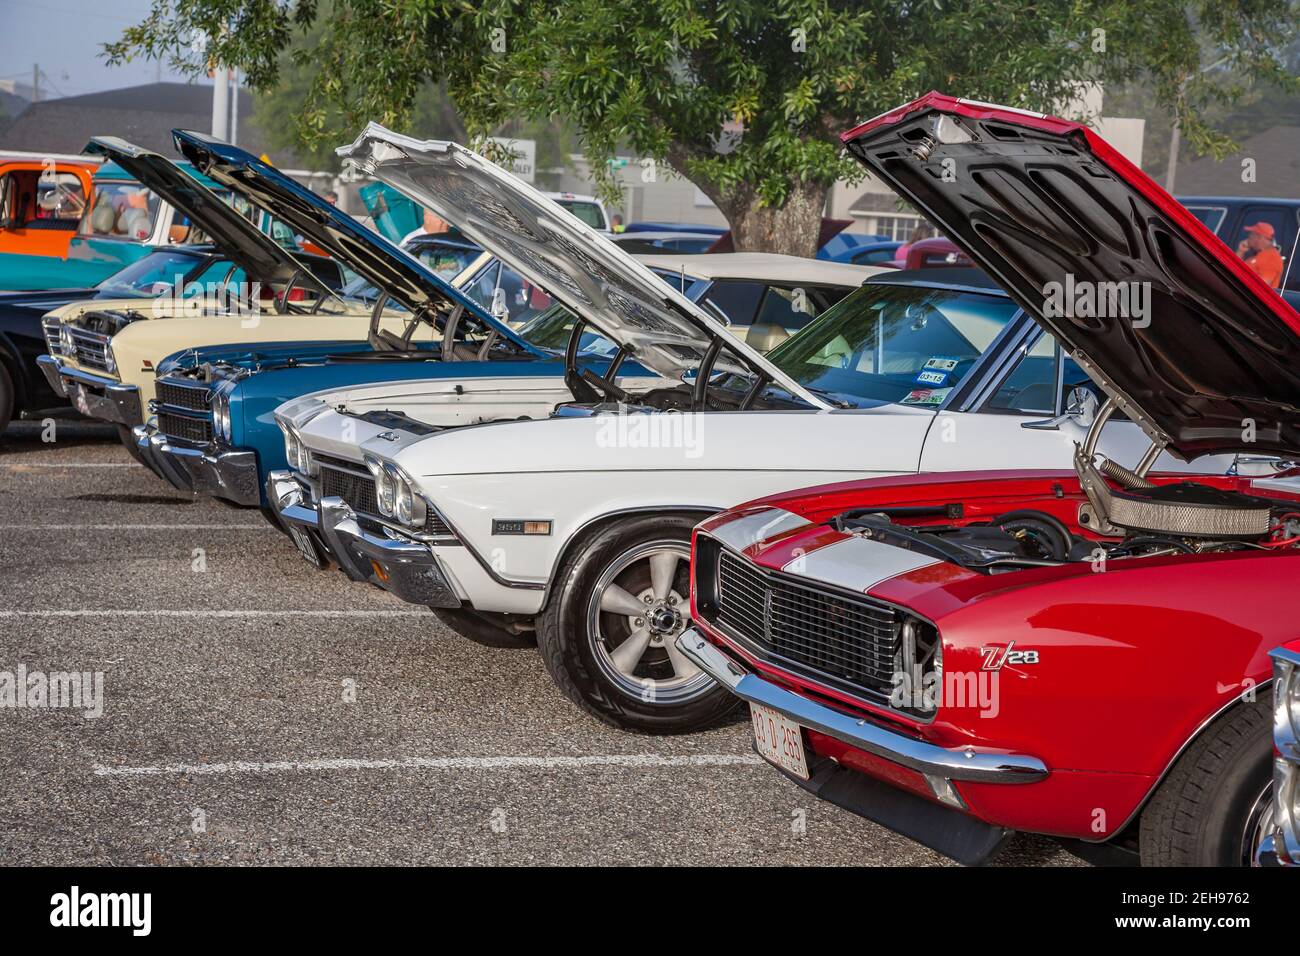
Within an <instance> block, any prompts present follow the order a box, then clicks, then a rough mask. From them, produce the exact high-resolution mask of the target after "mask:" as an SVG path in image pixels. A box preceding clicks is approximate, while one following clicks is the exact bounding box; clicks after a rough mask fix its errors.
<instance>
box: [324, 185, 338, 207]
mask: <svg viewBox="0 0 1300 956" xmlns="http://www.w3.org/2000/svg"><path fill="white" fill-rule="evenodd" d="M325 201H326V202H327V203H329V204H330V205H331V206H337V205H338V204H339V194H338V193H336V192H335V191H334V190H332V189H327V190H325Z"/></svg>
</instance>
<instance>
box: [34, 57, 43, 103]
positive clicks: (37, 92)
mask: <svg viewBox="0 0 1300 956" xmlns="http://www.w3.org/2000/svg"><path fill="white" fill-rule="evenodd" d="M40 98H41V65H40V64H39V63H33V64H32V102H33V103H35V102H36V101H37V100H39V99H40Z"/></svg>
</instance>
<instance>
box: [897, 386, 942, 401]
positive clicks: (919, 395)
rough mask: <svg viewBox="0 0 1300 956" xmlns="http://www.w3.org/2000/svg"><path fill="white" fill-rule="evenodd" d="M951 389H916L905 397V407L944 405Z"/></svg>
mask: <svg viewBox="0 0 1300 956" xmlns="http://www.w3.org/2000/svg"><path fill="white" fill-rule="evenodd" d="M951 391H952V389H951V388H914V389H912V391H910V392H908V393H907V394H906V395H905V396H904V397H903V401H902V404H904V405H942V404H943V400H944V399H945V398H947V397H948V393H949V392H951Z"/></svg>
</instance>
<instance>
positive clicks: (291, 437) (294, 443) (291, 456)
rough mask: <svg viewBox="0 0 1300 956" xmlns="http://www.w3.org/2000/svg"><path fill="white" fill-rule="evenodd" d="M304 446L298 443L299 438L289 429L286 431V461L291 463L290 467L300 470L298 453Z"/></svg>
mask: <svg viewBox="0 0 1300 956" xmlns="http://www.w3.org/2000/svg"><path fill="white" fill-rule="evenodd" d="M300 448H302V445H301V444H300V443H299V441H298V436H297V435H295V434H294V433H293V432H292V431H290V430H289V429H287V428H286V429H285V431H284V459H285V461H287V462H288V463H289V467H290V468H293V469H295V470H300V469H298V451H299V449H300Z"/></svg>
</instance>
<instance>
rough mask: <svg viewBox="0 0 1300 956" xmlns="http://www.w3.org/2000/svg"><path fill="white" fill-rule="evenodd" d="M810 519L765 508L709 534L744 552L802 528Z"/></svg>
mask: <svg viewBox="0 0 1300 956" xmlns="http://www.w3.org/2000/svg"><path fill="white" fill-rule="evenodd" d="M807 523H808V519H807V518H804V517H801V516H800V515H797V514H794V513H793V512H790V511H786V510H785V509H784V508H765V509H763V510H762V511H756V512H755V513H754V514H752V515H745V517H743V518H737V519H736V520H735V521H729V522H728V523H727V524H724V525H721V526H719V527H717V528H714V529H713V530H712V531H710V532H709V534H711V535H713V537H715V538H717V539H718V540H719V541H721V542H722V543H723V544H725V545H726V546H727V547H729V548H731V549H733V550H735V551H742V552H743V551H744V550H745V549H746V548H748V547H749V546H750V545H754V544H758V543H759V542H760V541H766V540H767V539H768V538H770V537H772V536H773V535H777V534H780V533H781V532H782V531H788V530H790V529H791V528H802V527H803V526H804V525H806V524H807Z"/></svg>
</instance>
